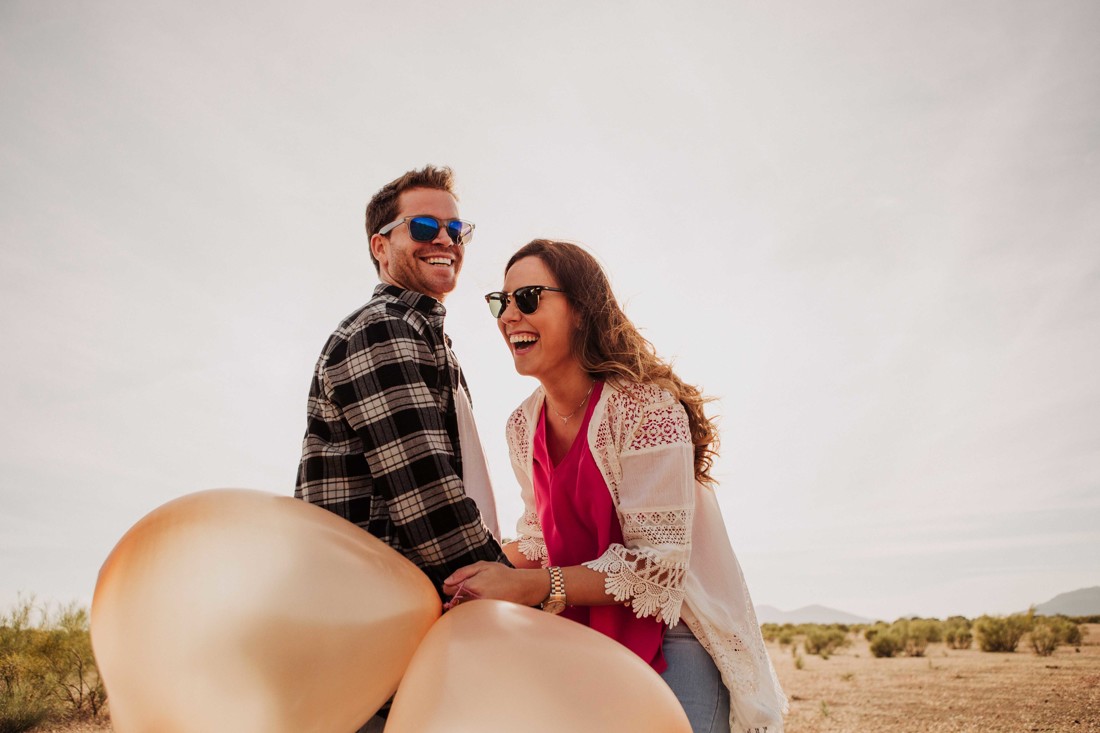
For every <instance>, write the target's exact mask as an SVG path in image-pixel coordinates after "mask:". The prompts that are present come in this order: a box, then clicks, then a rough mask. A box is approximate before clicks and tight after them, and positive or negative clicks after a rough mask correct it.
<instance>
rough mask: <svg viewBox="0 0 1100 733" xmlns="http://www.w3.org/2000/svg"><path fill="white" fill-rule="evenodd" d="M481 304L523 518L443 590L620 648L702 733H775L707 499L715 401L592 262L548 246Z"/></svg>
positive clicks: (747, 608) (739, 595)
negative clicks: (519, 392) (510, 605)
mask: <svg viewBox="0 0 1100 733" xmlns="http://www.w3.org/2000/svg"><path fill="white" fill-rule="evenodd" d="M504 287H505V290H504V291H502V292H495V293H489V294H488V295H487V296H485V297H486V300H487V301H488V302H489V306H490V310H491V311H492V313H493V315H494V316H496V317H497V318H498V323H499V327H500V331H501V334H502V335H503V336H504V339H505V341H506V342H507V343H508V346H509V349H510V350H511V352H512V358H513V359H514V361H515V367H516V370H517V371H518V372H519V373H520V374H525V375H528V376H532V377H535V378H536V379H538V381H539V384H540V386H539V388H538V389H536V390H535V392H534V394H532V395H531V397H529V398H528V399H527V400H526V401H525V402H524V403H523V404H522V405H521V406H520V407H519V409H517V410H516V411H515V412H514V413H513V414H512V416H511V418H510V419H509V422H508V428H507V436H508V447H509V451H510V453H511V458H512V466H513V468H514V470H515V472H516V477H517V479H518V480H519V483H520V487H521V493H522V496H523V501H524V507H525V512H524V515H523V517H522V518H521V519H520V521H519V525H518V530H519V538H518V539H517V540H515V541H513V542H510V543H507V544H506V545H505V547H504V550H505V552H506V554H507V555H508V558H509V560H511V562H512V564H513V565H514V566H515V568H514V569H513V568H508V567H505V566H503V565H501V564H498V563H477V564H474V565H470V566H468V567H466V568H462V569H461V570H459V571H457V572H455V573H454V574H453V575H452V576H451V577H450V578H448V579H447V580H446V581H445V584H444V591H445V592H447V593H449V594H454V593H457V592H458V591H459V589H460V588H461V589H462V590H463V591H464V592H468V593H469V594H470V595H474V596H480V597H483V598H498V599H504V600H510V601H515V602H518V603H523V604H526V605H530V606H535V605H539V604H542V606H543V608H544V609H545V610H548V611H551V612H561V613H562V615H564V616H566V617H568V618H571V619H573V620H575V621H578V622H580V623H584V624H587V625H589V626H591V627H592V628H594V629H596V630H598V631H601V632H603V633H604V634H607V635H608V636H610V637H611V638H613V639H616V640H617V641H619V642H621V643H623V644H625V645H626V646H628V647H629V648H630V649H632V650H633V651H635V652H636V653H637V654H638V655H639V656H641V657H642V658H643V659H645V660H646V661H647V662H649V663H650V664H651V665H652V666H653V668H654V669H656V670H657V671H658V672H660V673H661V675H662V677H663V678H664V679H665V681H666V682H667V683H668V684H669V686H670V687H671V688H672V690H673V692H675V693H676V696H677V698H678V699H679V700H680V702H681V704H683V706H684V709H685V711H686V712H687V713H688V718H689V719H690V720H691V724H692V729H693V731H694V732H695V733H700V731H707V732H710V731H723V732H728V731H731V730H732V731H737V732H738V733H740V732H741V731H753V732H754V733H755V732H756V731H761V732H763V731H767V733H780V732H781V731H782V727H783V720H782V715H783V713H784V712H786V707H787V701H786V698H785V697H784V695H783V692H782V690H781V689H780V687H779V683H778V681H777V679H776V677H775V671H774V670H773V669H772V666H771V661H770V660H769V659H768V655H767V652H766V650H765V648H764V643H763V640H762V639H761V636H760V628H759V626H758V625H757V623H756V613H755V611H754V610H753V607H752V602H751V600H750V599H749V593H748V588H747V587H746V585H745V581H744V578H743V576H742V574H741V569H740V567H739V565H738V563H737V560H736V558H735V557H734V555H733V550H732V549H731V548H730V544H729V539H728V537H727V534H726V529H725V525H724V523H723V521H722V515H721V513H720V511H719V509H718V504H717V502H716V500H715V497H714V492H713V490H712V488H711V486H712V485H713V483H714V479H713V478H712V477H711V476H710V473H709V472H710V468H711V464H712V462H713V459H714V456H715V455H716V448H717V438H718V436H717V430H716V428H715V425H714V423H713V422H712V421H711V420H710V419H708V418H707V417H706V415H705V414H704V412H703V403H704V402H705V399H704V398H703V396H702V395H701V394H700V392H699V390H698V389H696V388H695V387H692V386H689V385H686V384H684V383H683V382H682V381H680V379H679V378H678V377H677V376H676V374H675V373H674V372H673V371H672V369H671V367H670V366H669V365H668V364H667V363H665V362H663V361H662V360H660V359H659V358H658V357H657V356H656V353H655V352H654V349H653V346H652V345H651V344H650V343H649V342H648V341H646V340H645V339H644V338H642V336H641V335H640V334H639V333H638V331H637V329H636V328H635V327H634V325H633V324H632V323H631V322H630V321H629V320H628V319H627V317H626V315H625V314H624V313H623V312H622V310H621V309H620V308H619V305H618V303H617V302H616V300H615V297H614V295H613V294H612V293H611V288H610V285H609V283H608V280H607V276H606V275H605V274H604V272H603V270H602V269H601V267H600V266H599V264H598V263H597V262H596V260H595V259H594V258H593V257H592V256H591V255H590V254H588V253H587V252H586V251H585V250H583V249H581V248H580V247H578V246H576V245H574V244H570V243H567V242H557V241H550V240H544V239H536V240H534V241H533V242H531V243H530V244H527V245H526V246H524V247H523V248H521V249H520V250H519V251H518V252H516V253H515V254H514V255H513V256H512V258H511V259H510V260H509V261H508V265H507V267H506V268H505V278H504Z"/></svg>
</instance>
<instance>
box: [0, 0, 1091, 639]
mask: <svg viewBox="0 0 1100 733" xmlns="http://www.w3.org/2000/svg"><path fill="white" fill-rule="evenodd" d="M1098 34H1100V4H1098V3H1096V2H1094V1H1093V0H1081V1H1071V0H1053V1H1049V0H1035V1H1033V2H1032V1H1027V2H1009V1H1007V0H990V1H988V2H972V1H966V0H964V1H963V2H958V1H957V0H951V1H950V2H948V1H946V0H912V1H910V0H905V1H902V2H881V1H880V0H836V1H833V2H803V3H785V2H751V3H744V2H682V3H675V4H674V3H669V2H616V1H607V2H579V1H567V2H556V3H538V4H535V3H518V2H504V1H503V0H501V1H497V2H489V1H482V2H449V3H443V2H437V3H429V2H364V1H362V0H358V1H356V2H344V3H310V4H308V7H307V4H303V3H291V2H270V3H267V2H265V3H259V2H252V3H245V2H229V3H226V2H217V3H213V2H196V3H177V2H136V1H132V2H112V1H110V0H95V1H92V0H71V1H67V2H41V1H40V0H0V95H2V99H3V100H4V102H3V105H2V109H0V241H2V252H0V329H2V331H0V333H2V335H3V344H4V346H3V349H2V350H0V405H2V408H3V415H4V420H3V421H2V422H0V472H2V473H0V605H2V606H6V605H7V604H9V603H10V602H12V601H14V600H15V598H16V596H17V594H18V593H19V592H21V591H22V592H25V593H36V594H37V595H38V596H39V597H40V598H44V599H53V600H58V601H68V600H77V601H80V602H83V603H88V602H90V599H91V595H92V591H93V589H94V586H95V580H96V573H97V572H98V569H99V566H100V564H101V563H102V562H103V560H104V559H105V558H106V556H107V554H108V553H109V552H110V550H111V548H112V547H113V546H114V544H115V543H116V542H117V541H118V539H119V538H120V537H121V536H122V534H123V533H124V532H125V531H126V529H127V528H129V527H130V526H131V525H132V524H134V523H135V522H136V521H138V520H139V519H140V518H141V517H142V516H144V515H145V514H146V513H148V512H149V511H151V510H153V509H154V508H156V507H158V506H160V505H161V504H163V503H165V502H167V501H169V500H170V499H172V498H175V497H178V496H181V495H183V494H187V493H190V492H193V491H198V490H202V489H206V488H212V487H228V486H234V487H251V488H259V489H265V490H268V491H272V492H276V493H281V494H290V493H291V492H292V491H293V484H294V474H295V470H296V467H297V462H298V455H299V450H300V443H301V438H302V434H303V431H304V429H305V402H306V394H307V391H308V384H309V378H310V373H311V370H312V367H313V363H314V361H315V359H316V357H317V355H318V353H319V351H320V348H321V346H322V345H323V343H324V341H325V339H326V337H327V336H328V334H329V333H330V332H331V330H332V329H333V327H334V326H335V325H336V324H337V323H339V321H340V320H341V319H342V318H343V317H344V316H345V315H346V314H348V313H349V312H351V311H352V310H354V309H355V308H357V307H358V306H359V305H361V304H362V303H363V302H365V300H366V299H367V298H368V297H369V294H370V292H371V290H372V289H373V287H374V285H375V284H376V282H377V280H376V277H375V275H374V272H373V268H372V267H371V265H370V260H369V257H368V253H367V241H366V236H365V234H364V233H363V230H362V211H363V206H364V204H365V202H366V201H367V200H368V199H369V198H370V196H371V195H372V194H373V193H374V192H375V191H376V190H377V189H378V188H379V187H380V186H381V185H383V184H384V183H386V182H387V181H389V180H391V179H392V178H394V177H396V176H397V175H399V174H401V173H402V172H404V171H406V170H408V169H410V168H413V167H419V166H421V165H423V164H425V163H429V162H430V163H435V164H446V165H450V166H452V167H453V168H454V169H455V171H456V175H457V182H458V187H459V195H460V198H461V210H462V214H463V216H464V217H465V218H468V219H470V220H472V221H474V222H476V223H477V232H476V237H475V239H474V241H473V243H472V244H470V245H469V248H468V250H467V255H466V265H465V270H464V272H463V275H462V280H461V283H460V285H459V288H458V289H457V290H456V291H455V292H454V293H453V294H452V295H451V296H450V297H449V298H448V300H447V307H448V312H449V315H448V320H447V325H448V330H449V332H450V333H451V335H452V337H453V338H454V342H455V350H456V352H457V353H458V355H459V358H460V359H461V361H462V363H463V366H464V368H465V370H466V374H467V377H468V380H469V382H470V385H471V389H472V391H473V398H474V407H475V413H476V416H477V418H478V422H479V424H480V426H481V431H482V438H483V442H484V443H485V444H486V448H487V450H488V452H489V454H490V455H489V457H490V464H491V470H492V473H493V476H494V479H495V483H496V491H497V495H498V502H499V508H500V518H501V521H502V524H503V525H505V526H507V527H511V526H513V525H514V522H515V520H516V518H517V517H518V515H519V513H520V504H519V501H518V497H517V496H516V490H515V485H514V479H513V477H512V475H511V470H510V468H509V465H508V461H507V454H506V450H505V447H504V440H503V425H504V420H505V418H506V416H507V414H508V412H509V411H510V410H511V409H512V408H513V407H514V406H515V405H516V404H518V403H519V401H520V400H521V399H522V398H523V397H524V396H525V395H526V394H528V393H529V392H530V390H531V389H532V388H533V387H534V382H532V381H530V380H528V379H526V378H522V377H520V376H518V375H516V374H515V373H514V371H513V369H512V367H511V359H510V357H509V356H508V354H507V351H506V348H505V346H504V345H503V343H502V341H501V339H500V336H499V334H498V333H497V331H496V327H495V325H494V323H493V320H492V318H491V317H490V316H489V315H488V312H487V308H486V306H485V304H484V302H483V300H482V299H481V295H482V294H483V293H485V292H486V291H488V290H492V289H496V288H498V287H499V286H500V284H501V280H502V268H503V265H504V263H505V261H506V260H507V258H508V256H509V255H510V254H511V253H512V252H513V251H514V250H515V249H517V248H518V247H519V246H520V245H522V244H524V243H525V242H527V241H528V240H530V239H531V238H534V237H540V236H550V237H562V238H568V239H572V240H577V241H580V242H583V243H585V244H586V245H587V246H588V247H589V248H590V249H591V250H592V251H593V252H594V253H595V254H596V255H597V257H598V258H599V259H600V260H601V261H602V262H603V263H604V264H605V265H606V267H607V268H608V270H609V272H610V274H611V277H612V282H613V284H614V286H615V288H616V291H617V292H618V294H619V296H620V298H621V299H622V300H623V301H624V302H625V305H626V309H627V313H628V315H630V316H631V317H632V318H633V319H634V320H635V322H636V323H637V324H638V325H639V326H640V327H642V328H643V330H644V332H645V333H646V335H647V336H648V337H649V338H650V339H651V340H652V341H653V342H654V344H655V345H656V347H657V349H658V351H659V352H660V353H661V354H662V355H664V356H666V357H669V358H673V359H675V363H676V365H677V368H678V370H679V373H680V374H681V376H682V377H684V378H685V379H686V380H688V381H690V382H693V383H696V384H700V385H702V386H703V388H704V389H705V390H706V391H707V392H708V393H709V394H712V395H714V396H716V397H718V398H720V401H719V402H718V403H716V405H715V410H716V411H717V412H718V413H720V414H721V416H722V423H721V424H722V428H723V433H722V437H723V453H722V459H721V461H720V464H719V467H718V474H719V477H720V478H721V480H722V486H721V488H720V489H719V491H720V496H721V499H720V501H721V504H722V508H723V512H724V515H725V518H726V521H727V524H728V526H729V529H730V533H731V536H732V540H733V545H734V548H735V550H736V551H737V553H738V555H739V557H740V559H741V562H742V565H743V566H744V569H745V572H746V575H747V577H748V580H749V584H750V588H751V590H752V594H753V598H754V600H755V601H756V602H757V603H758V604H769V605H773V606H777V607H779V608H782V609H785V610H790V609H793V608H796V607H799V606H803V605H808V604H812V603H820V604H824V605H827V606H831V607H834V608H839V609H842V610H845V611H849V612H851V613H856V614H860V615H864V616H871V617H879V618H885V619H893V618H896V617H897V616H900V615H902V614H911V613H918V614H923V615H938V616H946V615H950V614H956V613H960V614H965V615H969V616H974V615H978V614H981V613H986V612H989V613H1005V612H1012V611H1018V610H1022V609H1025V608H1026V607H1027V606H1028V605H1029V604H1033V603H1039V602H1042V601H1046V600H1048V599H1050V598H1051V597H1053V596H1054V595H1056V594H1058V593H1061V592H1064V591H1069V590H1074V589H1077V588H1080V587H1084V586H1093V585H1100V571H1098V570H1097V568H1098V565H1097V558H1098V557H1100V490H1098V489H1100V378H1098V377H1097V375H1098V374H1100V336H1098V334H1100V45H1098V44H1097V43H1096V39H1097V37H1098Z"/></svg>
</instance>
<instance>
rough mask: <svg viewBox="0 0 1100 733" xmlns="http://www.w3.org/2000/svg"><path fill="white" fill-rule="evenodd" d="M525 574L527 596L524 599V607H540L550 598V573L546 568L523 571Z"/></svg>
mask: <svg viewBox="0 0 1100 733" xmlns="http://www.w3.org/2000/svg"><path fill="white" fill-rule="evenodd" d="M522 572H524V573H527V576H528V578H527V594H526V596H525V598H524V605H527V606H538V605H541V604H542V602H543V601H545V600H546V599H547V598H549V596H550V573H549V572H548V571H547V570H546V568H539V569H537V570H524V571H522Z"/></svg>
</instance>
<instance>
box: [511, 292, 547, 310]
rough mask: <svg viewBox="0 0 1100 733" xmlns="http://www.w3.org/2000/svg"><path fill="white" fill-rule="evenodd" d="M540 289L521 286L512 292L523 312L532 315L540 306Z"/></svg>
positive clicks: (517, 305)
mask: <svg viewBox="0 0 1100 733" xmlns="http://www.w3.org/2000/svg"><path fill="white" fill-rule="evenodd" d="M539 290H540V288H519V289H518V290H516V292H514V293H512V297H513V298H515V299H516V307H517V308H519V310H520V312H521V313H524V314H526V315H531V314H532V313H534V312H535V310H536V309H537V308H538V307H539Z"/></svg>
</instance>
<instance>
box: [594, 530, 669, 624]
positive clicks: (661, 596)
mask: <svg viewBox="0 0 1100 733" xmlns="http://www.w3.org/2000/svg"><path fill="white" fill-rule="evenodd" d="M584 565H585V567H588V568H591V569H592V570H595V571H596V572H599V573H606V574H607V579H606V580H605V581H604V590H605V591H607V594H608V595H610V596H612V597H613V598H614V599H615V600H616V601H620V602H627V601H629V603H630V606H631V608H633V609H634V615H635V616H637V617H638V618H643V617H645V616H654V617H655V618H656V619H657V620H658V621H663V622H664V623H666V624H668V625H669V626H675V625H676V624H677V623H679V621H680V606H681V605H682V604H683V602H684V575H685V574H686V571H687V565H686V564H683V565H680V564H677V565H673V566H669V565H667V564H661V563H660V562H658V561H657V560H656V559H654V558H653V557H651V556H649V555H648V554H647V553H645V552H643V551H641V550H629V549H627V548H625V547H623V546H622V545H619V544H613V545H611V547H609V548H607V551H606V552H604V554H602V555H600V556H599V557H597V558H596V559H595V560H591V561H589V562H586V563H584Z"/></svg>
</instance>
